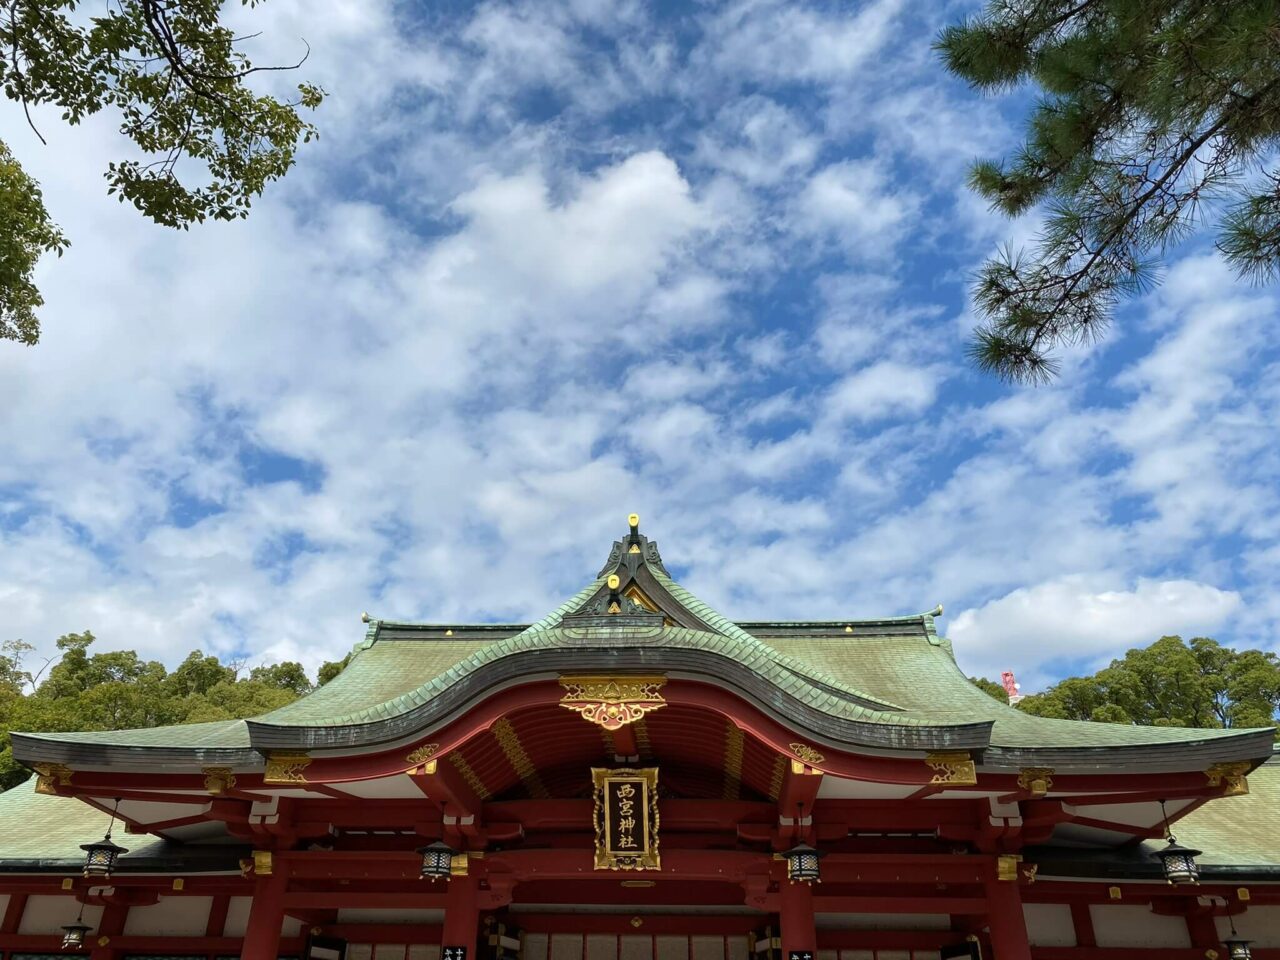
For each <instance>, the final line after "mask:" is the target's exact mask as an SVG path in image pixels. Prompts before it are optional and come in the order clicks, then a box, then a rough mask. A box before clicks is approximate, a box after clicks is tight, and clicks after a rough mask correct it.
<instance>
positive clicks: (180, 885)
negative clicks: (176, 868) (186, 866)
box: [173, 877, 187, 890]
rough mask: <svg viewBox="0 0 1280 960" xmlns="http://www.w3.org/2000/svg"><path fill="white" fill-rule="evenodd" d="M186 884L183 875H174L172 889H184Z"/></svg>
mask: <svg viewBox="0 0 1280 960" xmlns="http://www.w3.org/2000/svg"><path fill="white" fill-rule="evenodd" d="M186 886H187V881H186V880H185V879H184V878H183V877H174V878H173V889H174V890H184V889H186Z"/></svg>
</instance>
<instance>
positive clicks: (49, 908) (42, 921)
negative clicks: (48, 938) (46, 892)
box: [18, 895, 102, 934]
mask: <svg viewBox="0 0 1280 960" xmlns="http://www.w3.org/2000/svg"><path fill="white" fill-rule="evenodd" d="M79 910H80V901H78V900H77V899H76V898H75V897H45V896H39V895H32V896H30V897H27V906H26V909H24V910H23V911H22V923H21V924H20V925H19V926H18V933H20V934H41V933H61V932H62V930H61V928H62V927H63V926H64V925H65V924H68V923H75V920H76V914H77V913H78V912H79ZM101 919H102V908H101V907H93V906H88V907H85V908H84V922H85V923H86V924H88V925H89V926H91V927H93V928H94V929H97V927H98V922H99V921H100V920H101Z"/></svg>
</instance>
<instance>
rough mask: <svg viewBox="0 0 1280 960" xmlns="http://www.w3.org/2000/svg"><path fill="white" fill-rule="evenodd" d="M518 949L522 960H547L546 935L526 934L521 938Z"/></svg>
mask: <svg viewBox="0 0 1280 960" xmlns="http://www.w3.org/2000/svg"><path fill="white" fill-rule="evenodd" d="M522 941H523V945H522V946H521V948H520V956H521V958H522V960H547V935H546V934H545V933H526V934H524V935H523V936H522Z"/></svg>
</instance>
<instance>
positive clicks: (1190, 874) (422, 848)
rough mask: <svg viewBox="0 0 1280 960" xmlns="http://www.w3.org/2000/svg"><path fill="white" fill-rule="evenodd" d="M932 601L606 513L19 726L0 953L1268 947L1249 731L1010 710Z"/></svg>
mask: <svg viewBox="0 0 1280 960" xmlns="http://www.w3.org/2000/svg"><path fill="white" fill-rule="evenodd" d="M532 559H534V558H531V560H532ZM940 613H941V609H940V608H939V609H937V610H934V611H933V612H932V613H924V614H920V615H919V616H911V617H895V618H886V619H878V620H842V621H837V622H808V621H802V622H777V623H774V622H750V623H747V622H735V621H732V620H729V619H726V618H725V617H724V616H722V615H721V614H720V613H718V612H716V611H715V610H712V609H711V608H710V607H708V606H707V605H706V604H705V603H703V602H702V601H701V600H699V599H698V598H697V597H694V596H693V595H692V594H690V593H689V592H688V591H687V590H685V589H684V588H682V587H681V586H680V585H679V584H677V583H676V582H675V581H674V580H672V578H671V577H670V575H669V574H668V572H667V569H666V567H665V566H664V564H663V560H662V557H661V556H660V554H659V552H658V547H657V544H656V543H654V542H653V541H652V540H649V539H648V538H647V537H646V536H645V535H644V534H643V533H641V532H640V530H639V520H638V518H636V517H635V516H634V515H633V516H632V517H631V518H630V529H629V531H628V532H627V533H625V535H624V536H623V537H622V538H621V539H620V540H618V541H617V542H615V543H614V544H613V549H612V552H611V553H610V554H609V558H608V560H607V562H606V563H605V565H604V567H603V569H601V571H600V572H599V574H598V575H597V576H596V578H595V579H594V580H592V581H591V582H590V583H588V584H587V586H586V587H585V588H584V589H583V590H582V591H581V592H579V593H578V594H577V595H576V596H574V597H573V598H572V599H570V600H569V601H568V602H566V603H565V604H563V605H562V606H561V607H559V608H558V609H556V610H554V611H552V612H551V613H550V614H548V615H547V616H545V617H544V618H543V619H541V620H539V621H538V622H536V623H533V624H528V625H525V624H519V625H516V624H511V625H499V624H412V623H393V622H389V621H383V620H378V619H368V618H366V619H367V621H368V629H367V631H366V633H365V636H364V640H363V641H362V642H361V643H360V644H359V645H358V646H357V648H356V650H355V653H354V656H353V657H352V658H351V661H350V663H349V665H348V666H347V667H346V669H345V670H344V671H343V672H342V673H341V674H340V675H339V676H338V677H337V678H336V679H334V680H332V681H331V682H329V683H328V684H326V685H325V686H323V687H321V688H319V689H317V690H316V691H315V692H313V693H311V694H310V695H309V696H306V697H304V698H302V699H301V700H298V701H296V702H294V703H291V704H289V705H288V706H286V707H282V708H281V709H279V710H275V711H273V712H271V713H268V714H265V715H263V716H259V717H255V718H253V719H251V720H228V721H218V722H214V723H198V724H191V725H187V726H172V727H161V728H157V729H147V730H122V731H115V732H108V733H102V732H92V733H15V734H13V752H14V756H15V757H16V758H17V759H18V760H19V761H21V762H22V763H24V764H26V765H27V766H29V767H31V768H32V769H33V770H34V771H36V774H37V776H36V777H34V778H32V780H31V781H29V782H28V783H26V784H24V785H22V786H20V787H17V788H14V789H13V790H10V791H8V792H7V793H4V794H3V795H0V958H2V960H34V958H52V957H66V956H68V955H75V954H81V955H84V956H88V957H92V958H93V960H132V958H144V957H148V958H162V957H163V958H170V960H187V958H191V960H195V958H201V960H222V958H227V960H230V958H234V957H242V958H245V960H277V958H285V957H288V958H299V960H301V958H324V960H410V958H412V960H943V958H955V957H966V958H976V957H981V958H984V960H992V958H994V960H1119V958H1151V960H1157V958H1158V960H1205V958H1209V960H1214V958H1217V960H1228V958H1231V960H1244V958H1248V957H1251V956H1252V957H1254V958H1257V960H1280V836H1278V831H1277V827H1280V765H1276V764H1274V763H1273V761H1272V760H1271V757H1272V744H1273V739H1274V731H1273V730H1272V729H1270V728H1268V729H1261V730H1189V729H1178V728H1167V727H1137V726H1126V725H1121V724H1103V723H1080V722H1074V721H1067V720H1053V719H1046V718H1041V717H1035V716H1030V715H1028V714H1024V713H1022V712H1020V711H1018V710H1016V709H1014V708H1012V707H1010V706H1008V705H1006V704H1003V703H1000V702H998V701H996V700H994V699H992V698H991V697H990V696H988V695H987V694H985V693H983V692H982V691H980V690H979V689H977V688H976V687H975V686H973V685H972V684H971V683H969V681H968V680H967V679H966V678H965V675H964V674H963V673H962V672H961V670H960V669H959V668H958V667H957V666H956V662H955V658H954V655H953V651H952V647H951V644H950V643H949V642H948V641H947V640H946V639H945V638H943V637H940V636H939V635H938V634H937V632H936V630H935V626H934V618H935V617H936V616H938V615H939V614H940ZM1028 642H1034V638H1028ZM1175 834H1176V838H1177V839H1176V840H1174V839H1172V838H1173V836H1174V835H1175Z"/></svg>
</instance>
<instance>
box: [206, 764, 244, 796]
mask: <svg viewBox="0 0 1280 960" xmlns="http://www.w3.org/2000/svg"><path fill="white" fill-rule="evenodd" d="M200 772H201V773H203V774H204V788H205V790H207V791H208V792H209V793H211V794H213V795H214V796H218V795H220V794H223V793H226V792H227V791H228V790H231V789H233V788H234V787H235V785H236V775H235V774H234V773H232V772H231V768H230V767H205V768H204V769H203V770H201V771H200Z"/></svg>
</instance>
